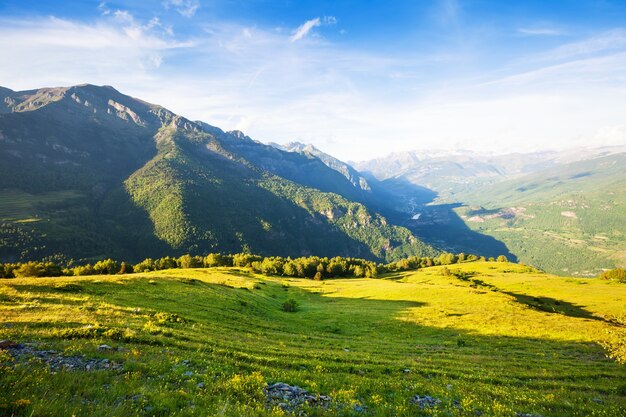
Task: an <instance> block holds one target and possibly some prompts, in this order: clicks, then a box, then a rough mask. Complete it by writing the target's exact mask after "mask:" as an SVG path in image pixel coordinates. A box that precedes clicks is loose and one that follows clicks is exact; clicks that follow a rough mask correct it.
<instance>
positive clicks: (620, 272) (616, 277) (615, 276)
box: [15, 268, 626, 282]
mask: <svg viewBox="0 0 626 417" xmlns="http://www.w3.org/2000/svg"><path fill="white" fill-rule="evenodd" d="M15 272H16V274H17V271H15ZM600 278H602V279H608V280H611V281H618V282H626V270H624V268H615V269H611V270H609V271H604V272H603V273H601V274H600Z"/></svg>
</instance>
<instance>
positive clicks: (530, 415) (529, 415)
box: [515, 413, 543, 417]
mask: <svg viewBox="0 0 626 417" xmlns="http://www.w3.org/2000/svg"><path fill="white" fill-rule="evenodd" d="M515 416H516V417H543V416H542V415H541V414H533V413H515Z"/></svg>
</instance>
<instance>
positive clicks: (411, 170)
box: [354, 146, 626, 202]
mask: <svg viewBox="0 0 626 417" xmlns="http://www.w3.org/2000/svg"><path fill="white" fill-rule="evenodd" d="M620 152H626V146H615V147H603V148H590V149H572V150H568V151H560V152H556V151H546V152H534V153H510V154H503V155H484V154H480V153H476V152H472V151H456V152H430V153H426V152H419V151H410V152H397V153H392V154H390V155H388V156H386V157H383V158H378V159H373V160H370V161H364V162H359V163H355V164H354V166H355V168H356V169H358V170H359V171H361V172H362V173H363V175H365V176H372V177H374V178H376V179H378V180H380V181H385V180H389V179H402V180H404V181H406V182H408V183H410V184H413V185H416V186H421V187H426V188H428V189H430V190H433V191H435V192H436V193H437V194H438V196H439V199H440V200H445V201H450V202H453V201H461V200H462V198H461V197H460V196H458V194H463V195H467V194H470V193H473V192H475V191H477V190H478V189H480V188H481V187H484V186H487V185H490V184H497V183H499V182H502V181H505V180H508V179H512V178H518V177H521V176H524V175H527V174H531V173H534V172H539V171H542V170H546V169H549V168H551V167H556V166H559V165H561V164H564V163H569V162H575V161H578V160H584V159H590V158H595V157H600V156H605V155H611V154H616V153H620Z"/></svg>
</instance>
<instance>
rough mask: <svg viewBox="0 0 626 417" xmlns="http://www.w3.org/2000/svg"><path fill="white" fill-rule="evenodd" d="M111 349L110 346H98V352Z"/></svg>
mask: <svg viewBox="0 0 626 417" xmlns="http://www.w3.org/2000/svg"><path fill="white" fill-rule="evenodd" d="M111 349H113V348H112V347H111V346H109V345H100V346H98V350H100V351H102V350H111Z"/></svg>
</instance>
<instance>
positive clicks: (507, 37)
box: [0, 0, 626, 161]
mask: <svg viewBox="0 0 626 417" xmlns="http://www.w3.org/2000/svg"><path fill="white" fill-rule="evenodd" d="M82 83H91V84H97V85H112V86H114V87H115V88H117V89H118V90H119V91H121V92H123V93H125V94H128V95H131V96H134V97H138V98H141V99H143V100H146V101H148V102H151V103H155V104H160V105H163V106H164V107H167V108H168V109H170V110H172V111H174V112H176V113H178V114H181V115H183V116H185V117H187V118H189V119H192V120H202V121H204V122H207V123H209V124H212V125H214V126H218V127H220V128H222V129H224V130H241V131H243V132H244V133H246V134H247V135H249V136H251V137H252V138H254V139H257V140H260V141H262V142H276V143H287V142H291V141H300V142H305V143H311V144H313V145H315V146H317V147H318V148H320V149H321V150H323V151H325V152H328V153H330V154H332V155H334V156H337V157H339V158H340V159H343V160H351V161H359V160H365V159H371V158H376V157H380V156H384V155H386V154H388V153H391V152H401V151H406V150H418V151H428V150H459V149H467V150H473V151H477V152H493V153H505V152H512V151H515V152H518V151H519V152H530V151H538V150H545V149H566V148H572V147H579V146H604V145H626V1H624V0H620V1H610V0H586V1H583V0H566V1H565V0H564V1H559V0H551V1H544V0H542V1H522V0H520V1H496V0H494V1H488V0H472V1H470V0H468V1H462V0H433V1H428V0H420V1H418V0H408V1H393V0H387V1H373V0H369V1H368V0H358V1H357V0H343V1H342V0H335V1H330V0H317V1H308V0H282V1H278V0H277V1H270V0H245V1H244V0H156V1H145V0H144V1H139V0H128V1H88V0H81V1H78V0H65V1H52V0H49V1H45V0H41V1H34V0H33V1H29V0H0V85H1V86H4V87H8V88H11V89H13V90H26V89H35V88H40V87H54V86H69V85H75V84H82Z"/></svg>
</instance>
